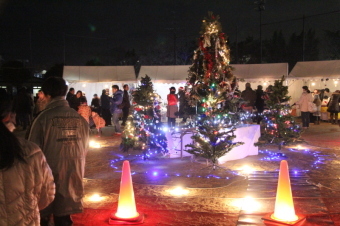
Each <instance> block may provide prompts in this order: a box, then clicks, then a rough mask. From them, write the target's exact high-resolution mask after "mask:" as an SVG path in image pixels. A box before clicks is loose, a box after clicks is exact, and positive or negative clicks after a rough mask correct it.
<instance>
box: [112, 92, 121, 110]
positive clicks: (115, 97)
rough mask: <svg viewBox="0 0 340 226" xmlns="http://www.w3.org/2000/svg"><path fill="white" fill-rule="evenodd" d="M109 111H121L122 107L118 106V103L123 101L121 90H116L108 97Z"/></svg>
mask: <svg viewBox="0 0 340 226" xmlns="http://www.w3.org/2000/svg"><path fill="white" fill-rule="evenodd" d="M110 102H111V106H110V112H111V114H120V113H122V109H120V108H118V105H120V104H121V103H122V102H123V91H121V90H117V91H116V92H115V93H114V94H113V96H112V97H110Z"/></svg>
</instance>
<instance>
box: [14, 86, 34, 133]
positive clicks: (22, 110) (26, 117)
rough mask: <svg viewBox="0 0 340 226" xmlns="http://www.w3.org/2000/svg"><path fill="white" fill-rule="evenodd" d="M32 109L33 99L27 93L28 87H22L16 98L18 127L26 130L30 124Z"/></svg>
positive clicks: (15, 109) (15, 108)
mask: <svg viewBox="0 0 340 226" xmlns="http://www.w3.org/2000/svg"><path fill="white" fill-rule="evenodd" d="M32 107H33V99H32V98H31V96H30V95H29V94H28V93H27V89H26V87H22V88H21V89H20V90H19V92H18V95H17V96H16V97H15V98H14V111H15V113H16V118H17V119H16V122H17V125H21V126H22V128H23V130H26V128H27V127H28V126H29V124H30V115H31V113H32V112H31V111H32Z"/></svg>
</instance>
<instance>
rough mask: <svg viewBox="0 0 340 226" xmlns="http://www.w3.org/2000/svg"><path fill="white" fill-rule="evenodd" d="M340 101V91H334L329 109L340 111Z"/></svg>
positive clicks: (333, 111)
mask: <svg viewBox="0 0 340 226" xmlns="http://www.w3.org/2000/svg"><path fill="white" fill-rule="evenodd" d="M339 102H340V93H333V94H332V96H331V99H330V100H329V102H328V104H327V106H328V108H327V111H328V112H331V113H339V111H340V110H339Z"/></svg>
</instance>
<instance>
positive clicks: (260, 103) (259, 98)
mask: <svg viewBox="0 0 340 226" xmlns="http://www.w3.org/2000/svg"><path fill="white" fill-rule="evenodd" d="M263 95H264V92H263V90H262V89H258V90H256V100H255V107H256V108H257V110H258V112H263V109H264V99H263Z"/></svg>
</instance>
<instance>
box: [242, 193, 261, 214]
mask: <svg viewBox="0 0 340 226" xmlns="http://www.w3.org/2000/svg"><path fill="white" fill-rule="evenodd" d="M260 208H261V204H260V203H259V202H258V201H256V200H255V199H254V198H253V197H250V196H247V197H245V198H244V199H243V202H242V210H244V211H246V212H248V213H252V212H255V211H257V210H259V209H260Z"/></svg>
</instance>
